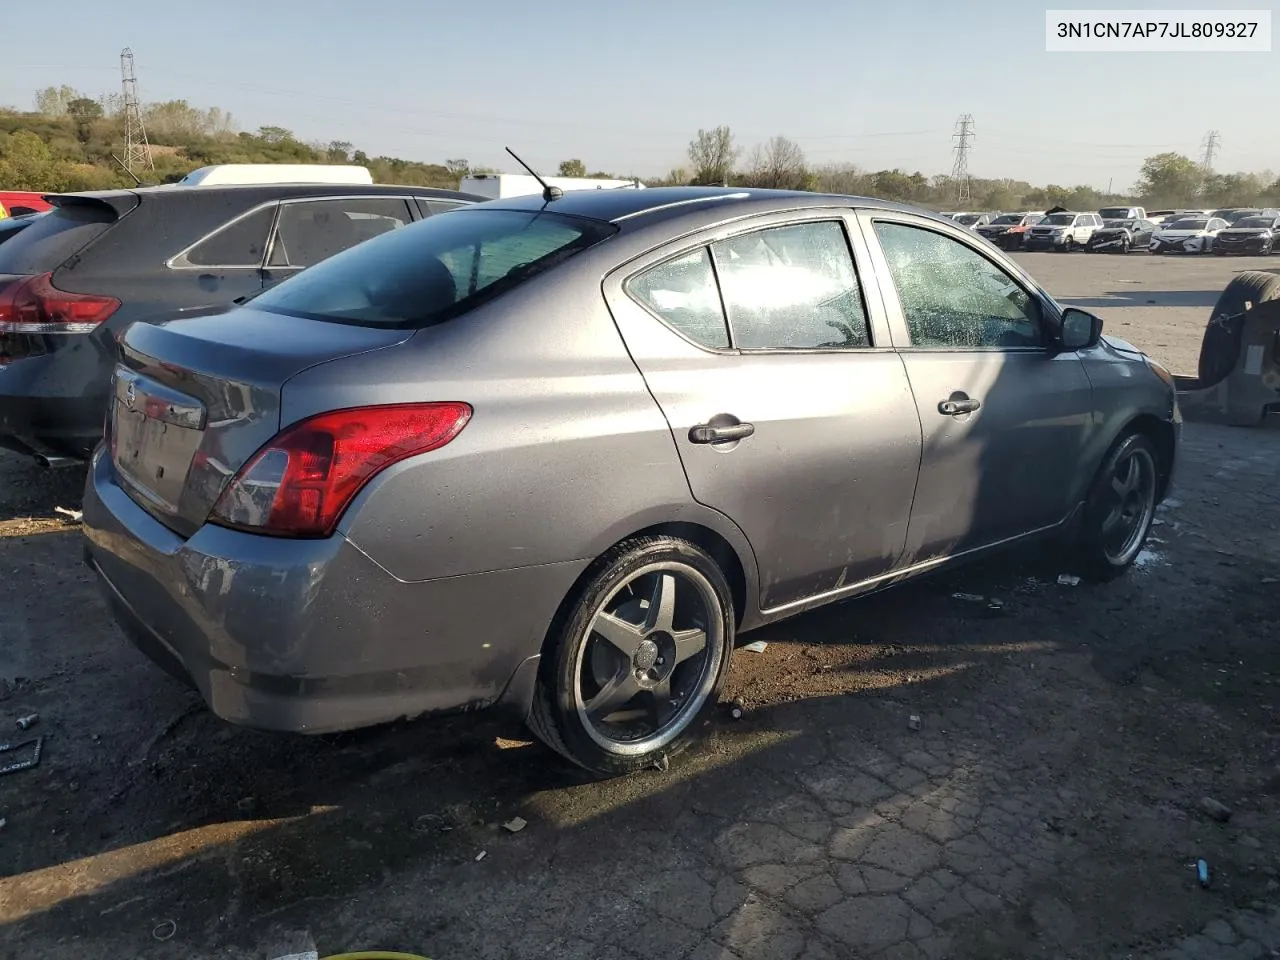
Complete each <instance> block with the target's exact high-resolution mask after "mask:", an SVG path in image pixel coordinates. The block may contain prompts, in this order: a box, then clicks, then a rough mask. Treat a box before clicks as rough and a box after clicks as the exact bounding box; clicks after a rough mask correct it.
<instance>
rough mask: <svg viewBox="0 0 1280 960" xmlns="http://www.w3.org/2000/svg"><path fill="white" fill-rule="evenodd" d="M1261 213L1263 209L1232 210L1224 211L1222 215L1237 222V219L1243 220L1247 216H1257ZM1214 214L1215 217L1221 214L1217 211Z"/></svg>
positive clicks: (1225, 218) (1224, 218)
mask: <svg viewBox="0 0 1280 960" xmlns="http://www.w3.org/2000/svg"><path fill="white" fill-rule="evenodd" d="M1261 213H1262V211H1261V210H1232V211H1230V212H1229V213H1224V214H1221V215H1220V216H1221V217H1222V219H1223V220H1230V221H1233V222H1235V221H1239V220H1243V219H1244V218H1245V217H1256V216H1258V215H1259V214H1261ZM1214 216H1215V217H1216V216H1219V214H1216V213H1215V214H1214Z"/></svg>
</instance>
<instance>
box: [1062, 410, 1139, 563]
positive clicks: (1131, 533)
mask: <svg viewBox="0 0 1280 960" xmlns="http://www.w3.org/2000/svg"><path fill="white" fill-rule="evenodd" d="M1159 483H1160V457H1159V454H1158V453H1157V452H1156V448H1155V444H1153V443H1152V442H1151V440H1149V439H1148V438H1147V437H1146V435H1144V434H1141V433H1137V432H1133V433H1128V434H1126V435H1125V436H1123V437H1122V438H1121V439H1120V440H1119V441H1118V442H1117V443H1116V444H1115V446H1113V447H1112V448H1111V450H1110V451H1109V452H1108V453H1107V456H1106V457H1105V458H1104V459H1103V461H1102V466H1101V467H1100V468H1099V469H1098V475H1097V476H1096V477H1095V478H1094V481H1093V484H1092V486H1091V487H1090V489H1089V496H1088V499H1087V500H1086V501H1085V508H1084V516H1083V518H1082V519H1081V526H1080V529H1079V531H1078V533H1077V537H1076V543H1075V551H1074V552H1075V555H1076V561H1077V564H1078V568H1079V572H1080V574H1081V575H1082V576H1084V577H1086V578H1087V579H1089V580H1092V581H1094V582H1097V583H1105V582H1108V581H1110V580H1114V579H1116V578H1117V577H1119V576H1121V575H1123V574H1124V573H1125V571H1127V570H1128V569H1129V568H1130V567H1131V566H1133V562H1134V561H1135V560H1136V559H1137V558H1138V554H1140V553H1141V552H1142V547H1143V544H1144V543H1146V539H1147V535H1148V534H1149V533H1150V532H1151V524H1152V521H1153V520H1154V519H1155V510H1156V490H1157V489H1158V487H1159Z"/></svg>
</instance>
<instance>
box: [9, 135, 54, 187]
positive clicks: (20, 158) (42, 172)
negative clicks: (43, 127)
mask: <svg viewBox="0 0 1280 960" xmlns="http://www.w3.org/2000/svg"><path fill="white" fill-rule="evenodd" d="M63 174H64V171H63V170H61V169H59V165H58V164H57V163H55V162H54V159H53V155H52V154H51V153H50V152H49V148H48V146H46V145H45V142H44V141H43V140H41V139H40V137H38V136H37V135H36V134H34V133H32V132H31V131H30V130H19V131H17V132H16V133H14V134H12V135H11V136H9V137H8V138H7V139H6V140H5V142H4V145H3V147H0V183H3V184H5V185H6V186H7V187H8V188H9V189H11V190H61V189H62V188H63V181H64V179H65V177H64V175H63Z"/></svg>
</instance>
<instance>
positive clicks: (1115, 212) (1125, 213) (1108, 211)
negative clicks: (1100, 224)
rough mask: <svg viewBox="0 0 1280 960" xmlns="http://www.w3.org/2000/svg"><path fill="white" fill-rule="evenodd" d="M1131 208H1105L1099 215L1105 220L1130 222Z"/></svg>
mask: <svg viewBox="0 0 1280 960" xmlns="http://www.w3.org/2000/svg"><path fill="white" fill-rule="evenodd" d="M1130 209H1131V208H1130V207H1103V208H1102V209H1101V210H1099V211H1098V215H1099V216H1100V217H1102V219H1103V220H1128V219H1129V211H1130Z"/></svg>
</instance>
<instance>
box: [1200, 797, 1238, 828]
mask: <svg viewBox="0 0 1280 960" xmlns="http://www.w3.org/2000/svg"><path fill="white" fill-rule="evenodd" d="M1200 809H1201V810H1202V811H1204V812H1205V813H1206V814H1208V815H1209V816H1210V817H1212V818H1213V819H1214V820H1217V821H1218V822H1219V823H1226V822H1227V821H1228V820H1230V819H1231V808H1230V807H1228V806H1227V805H1226V804H1225V803H1219V802H1218V801H1217V800H1215V799H1213V797H1201V798H1200Z"/></svg>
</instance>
